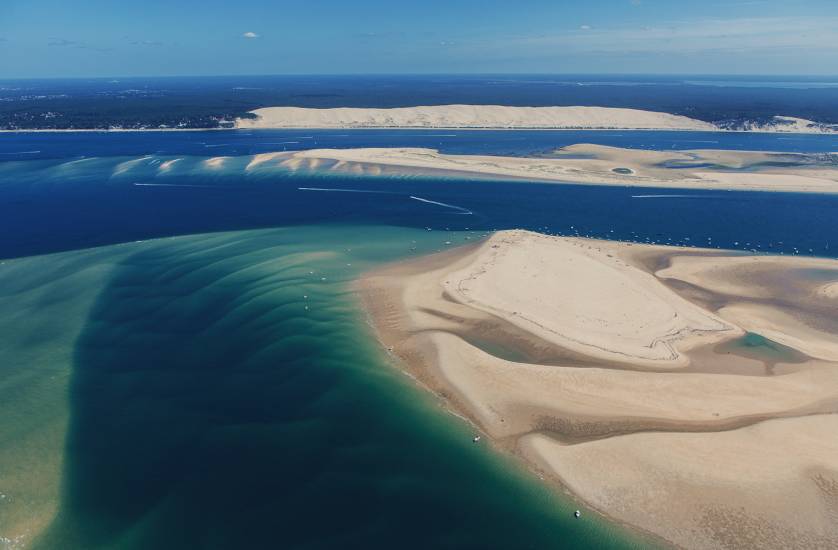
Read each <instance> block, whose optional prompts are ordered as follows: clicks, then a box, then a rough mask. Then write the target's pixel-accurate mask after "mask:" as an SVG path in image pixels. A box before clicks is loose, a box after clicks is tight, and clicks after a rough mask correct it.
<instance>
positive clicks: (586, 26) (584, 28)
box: [579, 25, 591, 31]
mask: <svg viewBox="0 0 838 550" xmlns="http://www.w3.org/2000/svg"><path fill="white" fill-rule="evenodd" d="M579 28H580V29H582V30H583V31H589V30H591V26H590V25H579Z"/></svg>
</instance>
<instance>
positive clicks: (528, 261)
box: [359, 231, 838, 549]
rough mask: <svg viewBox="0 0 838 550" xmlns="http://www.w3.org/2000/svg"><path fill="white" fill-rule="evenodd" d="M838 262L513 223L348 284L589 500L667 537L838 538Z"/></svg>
mask: <svg viewBox="0 0 838 550" xmlns="http://www.w3.org/2000/svg"><path fill="white" fill-rule="evenodd" d="M836 281H838V262H836V261H831V260H823V259H813V258H800V257H795V258H787V257H771V256H745V255H740V254H731V253H720V252H718V251H710V250H696V249H680V248H674V247H662V246H651V245H636V244H629V243H617V242H607V241H595V240H587V239H575V238H559V237H549V236H545V235H539V234H535V233H530V232H526V231H504V232H500V233H497V234H495V235H494V236H492V237H491V238H490V239H489V240H487V241H485V242H484V243H482V244H479V245H473V246H471V247H468V248H466V249H461V250H452V251H448V252H446V253H444V254H439V255H435V256H430V257H426V258H420V259H415V260H411V261H409V262H403V263H399V264H394V265H392V266H388V267H386V268H383V269H381V270H378V271H375V272H373V273H370V274H368V275H367V276H365V277H364V278H363V279H362V280H361V281H360V282H359V289H360V292H361V296H362V297H363V300H364V302H365V304H366V306H367V308H368V311H369V313H370V317H371V320H372V322H373V324H374V326H375V328H376V331H377V333H378V335H379V338H380V339H381V341H382V343H383V345H385V346H386V347H388V348H389V349H390V350H391V353H392V354H393V355H394V357H395V359H396V360H397V362H398V363H399V364H400V365H402V366H403V367H404V368H405V369H406V370H407V371H409V372H410V373H411V374H412V375H414V376H415V377H416V378H417V379H418V380H419V381H420V382H421V383H423V384H425V385H426V386H427V387H428V388H430V389H432V390H434V391H436V392H437V393H438V394H439V395H441V396H443V397H444V398H445V399H446V400H447V401H448V402H449V404H450V405H451V406H452V407H453V408H455V409H457V410H458V411H459V412H460V413H462V414H463V415H465V416H467V417H468V418H470V419H471V420H472V421H473V422H474V423H475V424H476V425H477V426H478V427H479V429H481V430H483V431H484V432H485V433H486V434H487V435H489V436H491V438H492V439H493V440H494V441H495V442H496V444H498V445H499V446H501V447H503V448H505V449H508V450H510V451H511V452H514V453H516V454H518V455H520V456H521V457H522V458H524V459H525V460H526V461H527V462H528V463H529V464H530V465H531V466H533V467H534V468H535V469H537V470H538V471H540V472H542V473H543V474H544V475H546V476H549V477H551V478H552V479H555V480H557V481H559V482H560V483H561V484H562V485H563V486H564V487H566V488H569V489H570V490H572V491H573V492H574V493H575V494H576V495H577V496H578V497H579V498H581V499H583V500H584V501H586V502H587V503H588V505H589V506H591V507H593V508H595V509H597V510H599V511H601V512H602V513H604V514H606V515H608V516H610V517H612V518H614V519H616V520H618V521H622V522H625V523H628V524H631V525H634V526H636V527H639V528H641V529H643V530H645V531H648V532H651V533H654V534H655V535H658V536H660V537H662V538H664V539H666V540H668V541H670V542H672V543H673V544H675V545H677V546H682V547H687V548H784V549H785V548H834V547H835V546H836V545H838V439H836V438H835V437H834V436H833V435H832V434H834V433H835V431H836V429H838V415H836V412H838V338H836V337H835V334H838V317H836V315H835V314H834V311H835V302H834V300H835V298H834V297H832V296H831V294H832V292H833V291H832V290H831V288H833V285H835V284H836ZM766 338H767V340H766ZM754 339H756V341H757V342H758V343H757V344H754V343H753V341H754ZM760 342H761V343H760Z"/></svg>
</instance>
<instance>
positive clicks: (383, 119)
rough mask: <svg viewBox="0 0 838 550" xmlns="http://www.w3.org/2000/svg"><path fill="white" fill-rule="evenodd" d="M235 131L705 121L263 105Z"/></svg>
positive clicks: (698, 124) (633, 112)
mask: <svg viewBox="0 0 838 550" xmlns="http://www.w3.org/2000/svg"><path fill="white" fill-rule="evenodd" d="M251 112H252V113H253V114H254V115H255V116H256V118H252V119H250V118H240V119H237V120H236V127H237V128H554V129H561V128H585V129H605V128H619V129H643V130H707V131H713V130H717V129H718V128H717V127H716V126H714V125H712V124H710V123H707V122H702V121H700V120H694V119H691V118H688V117H684V116H678V115H671V114H668V113H657V112H652V111H641V110H637V109H615V108H608V107H506V106H501V105H435V106H427V107H424V106H423V107H402V108H394V109H368V108H350V107H340V108H333V109H312V108H302V107H265V108H263V109H256V110H255V111H251Z"/></svg>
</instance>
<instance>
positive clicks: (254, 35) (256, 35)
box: [242, 31, 259, 38]
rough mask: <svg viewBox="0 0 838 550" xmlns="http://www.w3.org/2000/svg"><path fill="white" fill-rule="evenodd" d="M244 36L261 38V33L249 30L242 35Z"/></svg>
mask: <svg viewBox="0 0 838 550" xmlns="http://www.w3.org/2000/svg"><path fill="white" fill-rule="evenodd" d="M242 37H244V38H259V35H258V34H256V33H255V32H252V31H247V32H246V33H244V34H243V35H242Z"/></svg>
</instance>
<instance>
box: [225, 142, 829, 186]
mask: <svg viewBox="0 0 838 550" xmlns="http://www.w3.org/2000/svg"><path fill="white" fill-rule="evenodd" d="M218 159H221V157H219V158H218ZM218 159H212V160H211V161H214V160H218ZM222 160H223V159H222ZM274 167H275V168H282V169H289V170H318V171H331V172H340V173H350V174H356V175H380V174H391V175H399V174H424V175H440V176H445V175H452V176H456V175H459V176H472V177H473V176H480V177H492V178H506V179H524V180H528V181H545V182H554V183H558V182H567V183H582V184H589V185H618V186H625V187H666V188H671V189H705V190H717V191H720V190H740V191H789V192H799V193H836V192H838V154H835V153H832V154H804V153H773V152H762V151H723V150H712V149H706V150H692V151H651V150H643V149H621V148H618V147H608V146H604V145H592V144H578V145H571V146H568V147H563V148H561V149H558V150H555V151H550V152H547V153H544V154H542V155H540V156H537V157H501V156H485V155H447V154H443V153H440V152H439V151H435V150H433V149H421V148H357V149H310V150H305V151H296V152H275V153H262V154H259V155H255V156H253V157H252V158H251V159H250V160H249V161H248V163H247V165H246V170H247V171H252V170H258V169H270V168H274Z"/></svg>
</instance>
